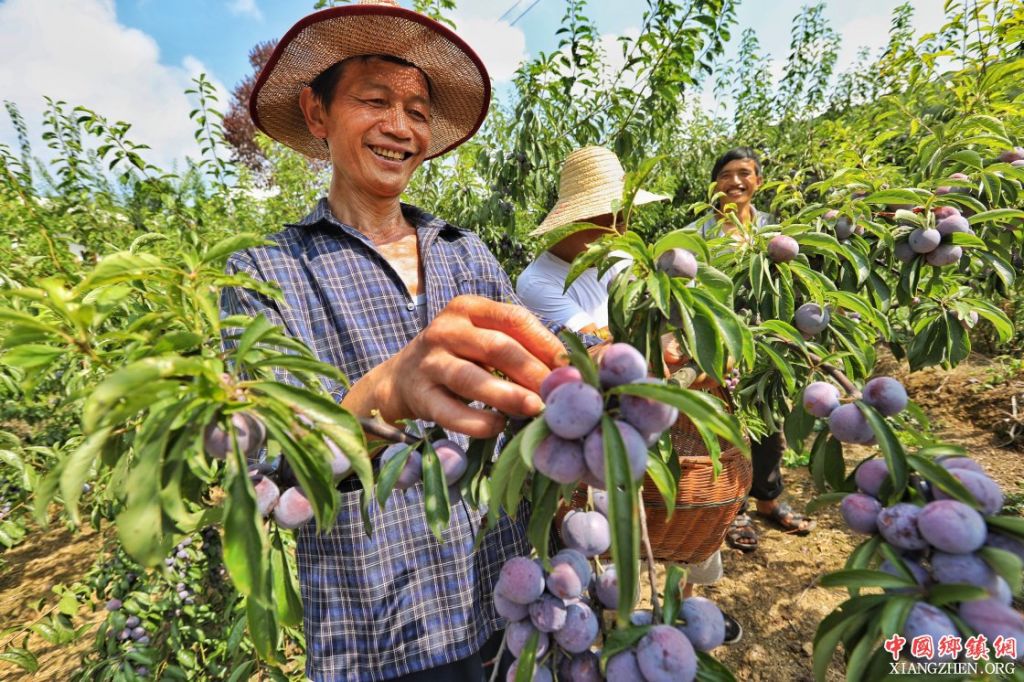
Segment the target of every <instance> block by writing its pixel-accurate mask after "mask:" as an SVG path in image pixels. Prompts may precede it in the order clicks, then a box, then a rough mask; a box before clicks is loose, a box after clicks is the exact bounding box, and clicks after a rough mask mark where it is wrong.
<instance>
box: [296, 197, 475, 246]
mask: <svg viewBox="0 0 1024 682" xmlns="http://www.w3.org/2000/svg"><path fill="white" fill-rule="evenodd" d="M401 207H402V215H404V216H405V218H406V220H408V221H409V222H410V223H412V226H413V227H415V228H416V232H417V233H418V235H419V241H420V245H421V248H422V249H424V250H426V249H427V248H429V247H430V244H431V243H433V241H434V239H436V238H437V236H438V235H439V234H440V233H441V231H442V230H446V229H451V230H454V229H456V228H455V226H453V225H451V224H450V223H448V222H447V221H445V220H442V219H441V218H438V217H437V216H434V215H431V214H430V213H427V212H426V211H424V210H423V209H421V208H419V207H417V206H413V205H412V204H406V203H402V204H401ZM323 223H327V224H328V225H331V226H333V227H336V228H339V229H341V230H343V231H344V232H345V233H347V234H350V235H352V236H353V237H355V238H356V239H359V240H360V241H362V242H364V243H365V244H367V245H369V246H373V243H372V242H371V241H370V239H369V238H368V237H367V236H366V235H365V234H363V233H362V232H360V231H359V230H358V229H356V228H355V227H353V226H351V225H347V224H345V223H343V222H341V221H340V220H338V219H337V218H336V217H335V216H334V213H332V212H331V206H330V204H328V203H327V197H321V199H320V201H318V202H317V204H316V206H315V207H314V208H313V210H312V211H311V212H310V213H309V214H308V215H307V216H306V217H305V218H303V219H302V220H300V221H299V222H297V223H286V224H285V226H286V227H312V226H314V225H320V224H323Z"/></svg>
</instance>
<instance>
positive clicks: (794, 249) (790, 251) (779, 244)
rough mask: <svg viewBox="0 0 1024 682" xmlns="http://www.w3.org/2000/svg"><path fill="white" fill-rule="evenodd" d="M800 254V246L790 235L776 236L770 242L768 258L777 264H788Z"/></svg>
mask: <svg viewBox="0 0 1024 682" xmlns="http://www.w3.org/2000/svg"><path fill="white" fill-rule="evenodd" d="M799 253H800V244H798V243H797V241H796V240H795V239H793V238H792V237H790V236H789V235H785V234H780V235H776V236H774V237H772V238H771V241H769V242H768V257H769V258H771V259H772V261H773V262H775V263H788V262H789V261H791V260H793V259H794V258H796V257H797V254H799Z"/></svg>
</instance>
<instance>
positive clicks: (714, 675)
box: [697, 651, 736, 682]
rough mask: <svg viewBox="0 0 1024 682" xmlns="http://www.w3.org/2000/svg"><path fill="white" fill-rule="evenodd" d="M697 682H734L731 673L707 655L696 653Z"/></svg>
mask: <svg viewBox="0 0 1024 682" xmlns="http://www.w3.org/2000/svg"><path fill="white" fill-rule="evenodd" d="M697 682H736V678H735V677H734V676H733V674H732V671H730V670H729V669H728V668H726V667H725V664H724V663H722V662H721V661H719V660H718V659H717V658H715V657H714V656H712V655H711V654H709V653H705V652H703V651H698V652H697Z"/></svg>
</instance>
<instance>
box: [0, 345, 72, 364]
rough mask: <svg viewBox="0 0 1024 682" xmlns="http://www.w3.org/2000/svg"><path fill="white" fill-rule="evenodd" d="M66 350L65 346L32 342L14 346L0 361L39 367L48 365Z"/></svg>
mask: <svg viewBox="0 0 1024 682" xmlns="http://www.w3.org/2000/svg"><path fill="white" fill-rule="evenodd" d="M65 352H66V350H65V349H64V348H55V347H53V346H47V345H45V344H39V343H31V344H25V345H21V346H18V347H16V348H12V349H11V350H9V351H7V352H6V353H4V355H3V358H2V360H0V361H2V362H3V363H4V364H6V365H10V366H11V367H20V368H22V369H39V368H43V367H46V366H48V365H49V364H50V363H52V362H53V361H54V360H56V359H57V358H59V357H60V356H61V355H63V354H64V353H65Z"/></svg>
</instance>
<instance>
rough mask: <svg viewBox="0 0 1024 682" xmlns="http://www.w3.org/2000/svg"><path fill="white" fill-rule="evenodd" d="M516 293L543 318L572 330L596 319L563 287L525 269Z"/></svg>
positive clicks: (534, 312) (518, 281)
mask: <svg viewBox="0 0 1024 682" xmlns="http://www.w3.org/2000/svg"><path fill="white" fill-rule="evenodd" d="M516 294H518V296H519V298H520V299H521V300H522V303H523V305H525V306H526V307H527V308H529V309H530V310H531V311H532V312H533V314H534V315H536V316H537V317H540V318H542V319H547V320H551V321H552V322H557V323H559V324H561V325H562V326H565V327H568V328H569V329H571V330H572V331H574V332H575V331H579V330H580V329H581V328H583V327H586V326H587V325H588V324H596V323H595V322H594V319H593V318H592V317H591V316H590V313H588V312H587V311H586V310H584V309H583V308H581V307H579V305H577V304H576V302H575V301H573V300H572V299H571V298H569V297H568V296H566V295H565V294H563V293H562V288H561V287H560V286H558V285H557V284H556V283H555V282H554V281H552V280H550V279H547V278H545V277H534V276H533V275H532V273H530V272H528V271H524V272H523V274H522V275H520V276H519V279H518V280H517V282H516Z"/></svg>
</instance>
